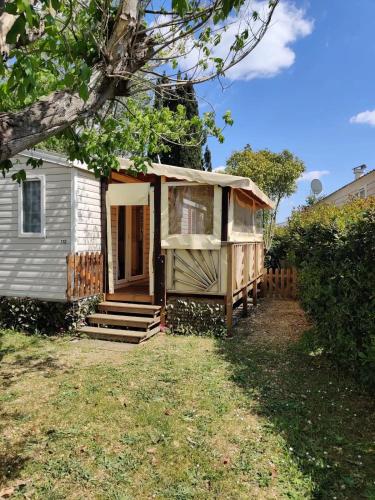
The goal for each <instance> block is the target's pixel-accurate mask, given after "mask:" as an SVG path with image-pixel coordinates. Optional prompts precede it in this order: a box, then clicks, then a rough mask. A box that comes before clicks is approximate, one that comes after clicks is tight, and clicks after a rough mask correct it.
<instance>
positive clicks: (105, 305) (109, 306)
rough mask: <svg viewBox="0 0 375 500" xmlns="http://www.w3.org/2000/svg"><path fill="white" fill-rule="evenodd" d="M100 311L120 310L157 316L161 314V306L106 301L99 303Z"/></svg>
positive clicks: (121, 311) (120, 311)
mask: <svg viewBox="0 0 375 500" xmlns="http://www.w3.org/2000/svg"><path fill="white" fill-rule="evenodd" d="M98 307H99V310H100V311H107V312H119V313H130V314H144V315H145V316H157V315H158V314H160V309H161V308H160V306H152V305H149V304H134V303H128V302H110V301H104V302H100V304H99V306H98Z"/></svg>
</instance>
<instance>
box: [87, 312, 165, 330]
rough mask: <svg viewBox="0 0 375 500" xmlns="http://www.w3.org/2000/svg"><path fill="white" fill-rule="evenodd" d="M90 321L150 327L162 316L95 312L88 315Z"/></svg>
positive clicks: (102, 323)
mask: <svg viewBox="0 0 375 500" xmlns="http://www.w3.org/2000/svg"><path fill="white" fill-rule="evenodd" d="M86 319H87V321H88V322H89V323H94V324H97V325H112V326H132V327H136V328H146V329H149V328H151V327H152V326H154V325H156V324H157V323H160V318H153V317H152V318H149V317H138V316H125V315H121V316H120V315H117V314H101V313H95V314H90V316H87V318H86Z"/></svg>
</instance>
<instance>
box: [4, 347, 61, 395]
mask: <svg viewBox="0 0 375 500" xmlns="http://www.w3.org/2000/svg"><path fill="white" fill-rule="evenodd" d="M65 371H66V370H65V367H64V365H63V364H62V363H61V362H60V361H59V360H58V358H55V357H52V356H46V357H43V358H41V357H40V356H21V355H20V356H17V358H16V359H15V360H13V361H10V362H6V363H5V362H2V365H1V372H0V387H2V388H3V389H8V388H9V387H10V386H11V385H13V384H15V383H17V382H18V381H19V380H21V379H25V377H27V376H28V375H30V374H32V373H40V374H41V375H42V376H43V377H46V378H49V377H53V376H54V375H55V374H56V373H57V372H58V373H59V374H61V373H63V372H65Z"/></svg>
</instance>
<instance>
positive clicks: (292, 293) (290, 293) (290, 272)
mask: <svg viewBox="0 0 375 500" xmlns="http://www.w3.org/2000/svg"><path fill="white" fill-rule="evenodd" d="M262 295H263V296H264V297H273V298H285V299H286V298H288V299H295V298H296V296H297V271H296V269H295V268H294V267H288V268H281V269H265V270H264V273H263V278H262Z"/></svg>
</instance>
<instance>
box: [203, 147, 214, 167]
mask: <svg viewBox="0 0 375 500" xmlns="http://www.w3.org/2000/svg"><path fill="white" fill-rule="evenodd" d="M203 158H204V170H205V171H206V172H212V161H211V151H210V150H209V147H208V146H207V144H206V149H205V150H204V155H203Z"/></svg>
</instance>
